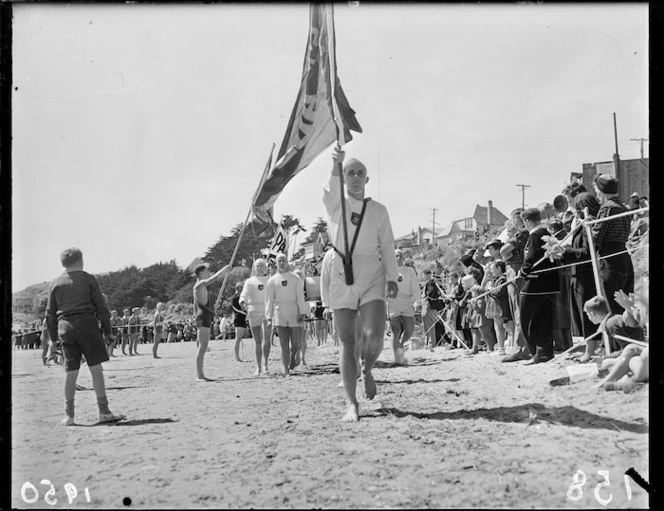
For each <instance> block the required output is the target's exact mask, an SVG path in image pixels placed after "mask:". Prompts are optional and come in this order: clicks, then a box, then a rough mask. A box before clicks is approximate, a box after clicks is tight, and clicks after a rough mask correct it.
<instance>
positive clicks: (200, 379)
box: [196, 376, 214, 382]
mask: <svg viewBox="0 0 664 511" xmlns="http://www.w3.org/2000/svg"><path fill="white" fill-rule="evenodd" d="M196 381H201V382H204V381H214V380H213V379H212V378H207V377H205V376H199V377H198V378H196Z"/></svg>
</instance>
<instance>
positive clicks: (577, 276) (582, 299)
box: [562, 192, 600, 363]
mask: <svg viewBox="0 0 664 511" xmlns="http://www.w3.org/2000/svg"><path fill="white" fill-rule="evenodd" d="M575 207H576V215H577V217H579V219H581V220H583V219H584V218H585V219H588V220H594V219H595V218H596V217H597V213H598V212H599V207H600V204H599V201H598V200H597V199H596V198H595V196H593V195H591V194H589V193H587V192H583V193H580V194H578V195H577V196H576V201H575ZM586 215H587V216H586ZM562 263H563V264H565V265H573V266H570V288H571V292H572V308H571V312H572V321H573V324H574V327H575V330H576V332H577V335H581V336H582V337H583V338H584V339H585V338H586V337H590V336H591V335H592V334H594V333H595V332H596V331H597V325H596V324H595V323H593V322H592V321H590V319H589V318H588V316H587V315H586V314H584V312H583V306H584V304H585V303H586V302H587V301H588V300H590V299H591V298H593V297H594V296H596V295H597V289H596V288H595V277H594V275H593V267H592V264H591V257H590V244H589V241H588V235H587V231H586V229H584V228H581V229H577V230H576V231H574V233H573V234H572V242H571V244H570V245H567V246H565V253H564V254H563V259H562ZM598 345H599V342H598V341H595V340H590V341H588V342H587V343H586V353H585V354H584V355H583V357H582V358H581V359H580V360H579V361H580V362H584V363H585V362H588V361H589V360H590V358H591V357H592V355H593V354H594V352H595V349H596V347H597V346H598Z"/></svg>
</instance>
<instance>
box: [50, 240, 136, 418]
mask: <svg viewBox="0 0 664 511" xmlns="http://www.w3.org/2000/svg"><path fill="white" fill-rule="evenodd" d="M60 262H61V263H62V266H64V268H65V272H64V273H63V274H62V275H60V276H59V277H56V279H55V280H54V281H53V282H52V283H51V287H50V289H49V294H48V303H47V306H46V311H47V312H46V322H47V327H48V332H49V335H50V337H51V339H58V338H59V339H60V341H61V342H62V354H63V357H64V360H65V362H64V364H65V371H66V376H65V414H66V415H65V418H64V419H63V421H62V424H63V425H64V426H73V425H74V394H75V393H76V379H77V378H78V371H79V369H80V367H81V356H85V360H86V361H87V363H88V367H89V368H90V374H91V375H92V386H93V387H94V390H95V394H97V404H98V405H99V422H114V421H119V420H122V419H124V418H125V416H124V415H120V414H114V413H112V412H111V411H110V410H109V408H108V399H107V398H106V385H105V383H104V373H103V370H102V367H101V363H102V362H106V361H107V360H108V353H107V351H106V344H105V342H104V337H106V338H107V339H109V340H111V339H112V337H113V336H112V335H111V323H110V317H111V314H110V312H109V311H108V306H107V305H106V300H105V299H104V296H103V295H102V294H101V289H100V287H99V283H98V282H97V279H95V278H94V277H93V276H92V275H90V274H89V273H86V272H84V271H83V254H82V252H81V251H80V250H79V249H78V248H68V249H66V250H64V251H63V252H62V254H60ZM98 321H99V322H101V329H102V330H103V336H102V330H100V329H99V323H98Z"/></svg>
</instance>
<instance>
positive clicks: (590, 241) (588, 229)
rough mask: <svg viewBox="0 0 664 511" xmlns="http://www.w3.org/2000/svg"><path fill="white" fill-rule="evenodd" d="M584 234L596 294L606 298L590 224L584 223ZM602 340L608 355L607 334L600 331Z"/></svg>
mask: <svg viewBox="0 0 664 511" xmlns="http://www.w3.org/2000/svg"><path fill="white" fill-rule="evenodd" d="M584 227H585V229H586V236H587V237H588V248H589V249H590V260H591V261H592V263H593V275H594V276H595V288H596V289H597V296H601V297H602V298H604V299H606V296H605V293H604V287H603V286H602V280H601V279H600V278H599V266H598V264H599V262H598V260H597V252H596V251H595V240H593V228H592V226H591V225H588V224H586V225H585V226H584ZM602 340H603V341H604V350H605V352H606V354H607V355H608V354H609V353H611V345H610V343H609V334H607V333H606V332H602Z"/></svg>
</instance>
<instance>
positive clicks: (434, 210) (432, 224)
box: [429, 208, 438, 246]
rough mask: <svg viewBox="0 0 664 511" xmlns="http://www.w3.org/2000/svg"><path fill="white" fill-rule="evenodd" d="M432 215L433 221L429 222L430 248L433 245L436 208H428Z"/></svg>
mask: <svg viewBox="0 0 664 511" xmlns="http://www.w3.org/2000/svg"><path fill="white" fill-rule="evenodd" d="M429 209H430V210H431V212H432V213H433V219H432V220H431V246H433V244H434V238H435V237H436V225H437V224H436V211H438V210H437V209H436V208H429Z"/></svg>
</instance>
